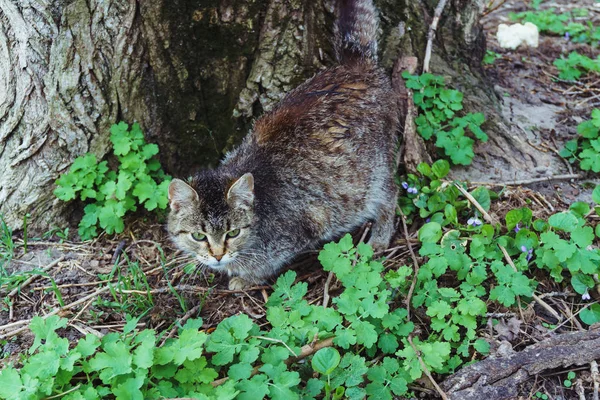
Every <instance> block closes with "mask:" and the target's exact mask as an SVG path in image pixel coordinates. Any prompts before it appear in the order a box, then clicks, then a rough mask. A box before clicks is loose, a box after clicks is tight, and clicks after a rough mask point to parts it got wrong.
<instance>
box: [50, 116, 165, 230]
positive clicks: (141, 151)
mask: <svg viewBox="0 0 600 400" xmlns="http://www.w3.org/2000/svg"><path fill="white" fill-rule="evenodd" d="M110 141H111V143H112V145H113V154H114V155H115V156H116V158H117V160H118V163H119V165H118V167H117V168H116V169H111V168H110V167H109V163H108V161H101V162H98V160H97V159H96V156H95V155H94V154H91V153H88V154H86V155H85V156H81V157H77V158H76V159H75V161H74V162H73V164H72V165H71V168H70V169H69V172H68V173H66V174H64V175H62V176H61V177H60V178H58V180H57V181H56V184H57V186H58V187H57V189H56V190H55V191H54V194H55V195H56V197H58V198H59V199H60V200H63V201H70V200H74V199H75V198H79V199H80V200H82V201H86V202H87V203H88V204H87V205H86V206H85V209H84V211H85V215H84V216H83V218H82V219H81V222H80V223H79V236H81V238H82V239H83V240H87V239H90V238H93V237H96V236H97V235H98V227H99V228H101V229H103V230H106V232H107V233H109V234H110V233H121V232H123V229H124V228H125V224H124V222H123V217H124V216H125V214H126V213H127V212H129V211H136V210H137V208H138V206H142V205H143V206H144V208H145V209H146V210H148V211H153V210H155V209H163V210H164V209H165V208H166V207H167V204H168V202H169V201H168V199H167V188H168V187H169V183H170V176H168V175H166V174H165V173H164V171H163V170H162V168H161V166H160V162H159V161H158V159H156V157H155V156H156V155H157V154H158V146H157V145H156V144H152V143H146V141H145V139H144V134H143V133H142V130H141V129H140V126H139V125H138V124H137V123H134V124H133V125H132V126H131V129H130V128H129V126H128V125H127V124H126V123H125V122H120V123H119V124H115V125H113V126H112V127H111V128H110Z"/></svg>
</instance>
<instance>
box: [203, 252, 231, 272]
mask: <svg viewBox="0 0 600 400" xmlns="http://www.w3.org/2000/svg"><path fill="white" fill-rule="evenodd" d="M234 260H235V257H233V256H231V255H229V254H224V255H223V257H222V258H221V259H220V260H217V259H216V258H215V257H207V258H203V259H201V260H200V262H202V264H204V265H206V266H207V267H209V268H212V269H214V270H223V269H225V268H226V267H227V265H229V264H231V263H232V262H233V261H234Z"/></svg>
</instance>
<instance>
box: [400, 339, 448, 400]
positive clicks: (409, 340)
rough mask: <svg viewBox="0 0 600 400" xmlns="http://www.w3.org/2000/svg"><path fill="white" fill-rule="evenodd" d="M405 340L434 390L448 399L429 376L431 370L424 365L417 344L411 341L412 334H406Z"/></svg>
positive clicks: (445, 399)
mask: <svg viewBox="0 0 600 400" xmlns="http://www.w3.org/2000/svg"><path fill="white" fill-rule="evenodd" d="M407 340H408V343H410V346H411V347H412V348H413V350H414V352H415V354H416V355H417V359H418V360H419V364H421V368H423V372H424V373H425V375H427V377H428V378H429V381H431V384H432V385H433V387H435V390H437V392H438V393H439V395H440V397H441V398H442V399H444V400H448V396H447V395H446V393H445V392H444V391H443V390H442V388H441V387H440V386H439V385H438V384H437V382H436V381H435V379H433V376H431V372H429V368H427V365H425V362H424V361H423V359H422V358H421V352H420V351H419V350H418V349H417V346H415V344H414V343H413V341H412V334H410V335H408V337H407Z"/></svg>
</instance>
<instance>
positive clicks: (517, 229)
mask: <svg viewBox="0 0 600 400" xmlns="http://www.w3.org/2000/svg"><path fill="white" fill-rule="evenodd" d="M520 230H521V227H520V226H519V223H517V226H515V233H516V232H519V231H520Z"/></svg>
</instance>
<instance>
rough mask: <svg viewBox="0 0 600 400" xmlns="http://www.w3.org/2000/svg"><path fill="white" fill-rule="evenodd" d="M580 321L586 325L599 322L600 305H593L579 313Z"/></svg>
mask: <svg viewBox="0 0 600 400" xmlns="http://www.w3.org/2000/svg"><path fill="white" fill-rule="evenodd" d="M579 317H580V318H581V320H582V321H583V322H584V323H585V324H588V325H593V324H595V323H598V322H600V304H598V303H594V304H592V305H591V306H589V307H588V308H585V309H583V310H581V312H580V313H579Z"/></svg>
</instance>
